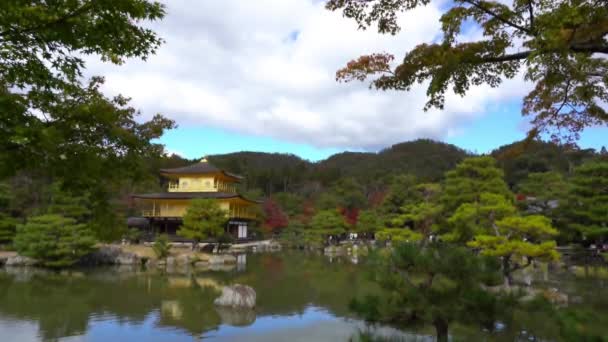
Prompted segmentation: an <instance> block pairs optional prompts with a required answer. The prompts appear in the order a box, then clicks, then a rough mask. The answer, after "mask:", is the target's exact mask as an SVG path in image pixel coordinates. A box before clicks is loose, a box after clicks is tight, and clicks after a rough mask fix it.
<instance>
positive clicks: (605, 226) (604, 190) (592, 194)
mask: <svg viewBox="0 0 608 342" xmlns="http://www.w3.org/2000/svg"><path fill="white" fill-rule="evenodd" d="M571 183H572V188H571V192H570V196H569V200H568V206H567V208H566V215H567V219H568V226H569V227H570V228H571V229H573V230H575V231H576V232H578V233H579V234H580V235H581V236H582V238H583V239H585V240H587V241H595V242H598V243H599V242H602V241H605V239H606V238H607V237H608V162H588V163H585V164H583V165H582V166H580V167H578V168H576V169H575V172H574V176H573V177H572V180H571Z"/></svg>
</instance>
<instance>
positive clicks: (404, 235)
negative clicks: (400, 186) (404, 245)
mask: <svg viewBox="0 0 608 342" xmlns="http://www.w3.org/2000/svg"><path fill="white" fill-rule="evenodd" d="M410 193H411V194H412V198H414V199H416V200H417V201H416V202H414V203H409V204H406V205H404V206H402V207H401V208H400V209H399V212H400V214H399V215H397V216H396V217H394V218H393V219H392V220H390V222H389V225H390V226H389V227H387V228H384V229H383V230H382V231H380V232H379V234H378V235H379V237H380V240H388V239H390V240H391V241H393V242H414V241H421V242H422V243H423V244H426V242H428V240H429V238H430V236H431V234H432V233H434V232H436V231H438V222H439V221H440V220H441V216H442V214H443V206H442V205H441V204H439V203H438V199H439V195H440V193H441V186H440V185H439V184H433V183H429V184H418V185H416V186H414V187H413V188H412V190H410Z"/></svg>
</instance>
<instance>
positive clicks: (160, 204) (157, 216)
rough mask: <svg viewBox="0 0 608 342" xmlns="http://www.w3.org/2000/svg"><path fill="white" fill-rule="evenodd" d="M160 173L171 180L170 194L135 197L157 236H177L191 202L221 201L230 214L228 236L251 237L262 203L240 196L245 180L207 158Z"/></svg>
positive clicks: (138, 195) (167, 192) (227, 228)
mask: <svg viewBox="0 0 608 342" xmlns="http://www.w3.org/2000/svg"><path fill="white" fill-rule="evenodd" d="M160 174H161V175H162V176H163V177H164V178H165V179H166V180H168V186H167V191H166V192H161V193H152V194H137V195H133V198H134V199H135V200H136V201H137V202H138V204H139V206H140V207H141V208H143V210H142V213H141V214H142V216H143V217H144V218H146V219H148V221H149V222H150V227H152V229H153V230H154V233H159V232H160V233H167V234H169V235H173V236H175V233H176V231H177V229H178V228H179V226H180V225H181V222H182V220H181V219H182V217H183V216H184V214H185V213H186V210H187V209H188V206H189V205H190V201H191V200H192V199H196V198H207V199H213V200H215V201H217V202H218V204H219V206H220V207H221V208H222V209H224V210H225V211H226V222H227V223H226V231H227V232H228V233H230V234H232V235H233V237H234V238H236V239H247V238H248V237H249V227H250V225H251V223H252V221H254V220H255V219H256V214H255V212H256V210H255V207H256V206H257V205H258V202H256V201H253V200H250V199H247V198H245V197H243V196H241V195H239V194H238V192H237V184H238V183H239V182H240V181H241V180H242V179H243V178H242V177H241V176H238V175H235V174H232V173H230V172H227V171H225V170H222V169H219V168H217V167H215V166H213V165H212V164H210V163H209V162H208V161H207V159H205V158H203V159H202V160H201V161H200V162H198V163H196V164H192V165H189V166H185V167H179V168H175V169H161V170H160Z"/></svg>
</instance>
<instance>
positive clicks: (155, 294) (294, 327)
mask: <svg viewBox="0 0 608 342" xmlns="http://www.w3.org/2000/svg"><path fill="white" fill-rule="evenodd" d="M237 261H240V262H237V264H236V265H230V268H226V269H223V270H221V271H220V270H217V269H211V268H204V269H200V268H183V269H175V270H171V272H165V271H162V272H161V271H158V270H150V271H148V270H145V269H141V268H137V267H136V268H131V267H128V268H108V269H96V270H81V271H70V272H63V273H55V272H49V271H44V270H36V269H4V270H0V341H26V342H27V341H39V340H44V341H55V340H62V341H64V340H65V341H70V340H83V339H84V340H86V341H109V340H111V341H144V340H145V341H168V340H171V341H192V340H193V338H194V339H211V340H220V341H222V340H247V341H285V340H289V341H290V342H293V341H312V340H314V341H336V340H337V341H340V340H344V341H346V340H349V339H350V338H351V337H352V336H354V335H356V333H357V331H359V330H365V329H367V328H366V326H365V325H364V324H363V323H362V322H361V321H360V320H357V319H356V317H353V316H352V314H351V313H350V312H349V310H348V303H349V302H350V300H351V299H352V298H353V297H356V296H362V295H365V294H368V293H370V292H372V293H373V292H374V291H377V290H378V289H377V287H376V285H375V284H374V283H373V282H371V281H370V280H369V279H368V278H367V274H366V272H365V270H366V267H367V266H366V265H365V263H362V262H361V259H357V260H350V257H346V256H344V257H336V256H332V257H331V261H330V259H329V257H324V256H322V255H316V254H303V253H281V254H252V255H247V256H246V257H240V258H237ZM355 263H358V264H355ZM525 276H526V277H528V276H529V277H531V281H533V282H542V283H544V284H545V285H546V286H547V287H549V288H552V287H555V288H559V289H560V291H563V292H564V293H566V294H568V296H569V298H570V299H571V300H570V302H571V304H572V305H574V304H576V305H581V306H585V307H587V308H589V309H590V310H593V312H595V313H602V312H603V313H604V314H605V312H606V307H608V292H607V291H606V288H607V285H608V284H606V281H605V280H601V279H600V280H598V279H597V278H589V279H587V278H584V279H581V278H576V279H575V278H574V276H573V275H572V274H569V275H560V276H556V275H555V273H552V272H547V271H546V270H544V269H542V270H538V272H535V273H532V274H530V275H525ZM234 283H240V284H245V285H249V286H251V287H253V288H254V289H255V290H256V292H257V300H258V306H257V307H256V309H255V311H252V310H249V311H238V310H232V309H222V308H217V307H215V306H214V305H213V300H214V299H215V298H217V297H218V296H219V294H220V291H221V288H222V286H224V285H228V284H234ZM572 302H576V303H572ZM605 316H606V315H604V317H605ZM517 317H518V320H519V321H518V322H508V323H509V324H508V325H509V327H508V328H505V329H502V330H503V331H499V333H500V334H501V335H500V336H497V335H495V334H496V333H497V332H493V333H492V334H494V335H492V334H489V333H484V332H478V331H472V330H471V329H470V328H469V327H459V328H456V329H454V333H455V334H457V335H458V336H461V337H463V338H466V339H469V340H470V339H477V338H486V339H487V338H489V339H491V340H494V339H499V337H501V338H502V340H505V341H507V340H513V339H517V338H518V336H521V331H522V330H526V331H528V332H529V333H528V335H527V336H528V337H529V336H546V337H548V338H549V339H551V338H553V337H555V334H552V329H553V330H554V329H555V326H554V325H552V323H551V322H550V321H548V320H546V319H544V318H543V317H541V316H538V315H537V316H535V314H534V313H530V312H519V313H517ZM596 317H600V315H598V316H596ZM597 319H598V325H597V327H596V328H597V329H605V328H604V327H606V326H608V322H605V321H606V319H599V318H597ZM421 329H422V330H420V331H416V332H415V333H414V332H411V331H410V332H411V334H409V335H408V334H406V333H403V332H399V331H398V330H395V329H391V328H386V327H379V328H374V329H373V332H374V333H378V334H385V335H386V336H393V335H397V336H405V337H408V336H409V337H408V338H411V337H412V336H417V340H424V339H425V338H427V337H428V336H430V335H431V334H432V329H429V330H428V331H426V330H425V328H424V327H422V328H421ZM408 338H406V340H411V339H408Z"/></svg>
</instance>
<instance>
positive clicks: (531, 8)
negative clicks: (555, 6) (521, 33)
mask: <svg viewBox="0 0 608 342" xmlns="http://www.w3.org/2000/svg"><path fill="white" fill-rule="evenodd" d="M528 12H529V13H530V30H531V31H534V0H528Z"/></svg>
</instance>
